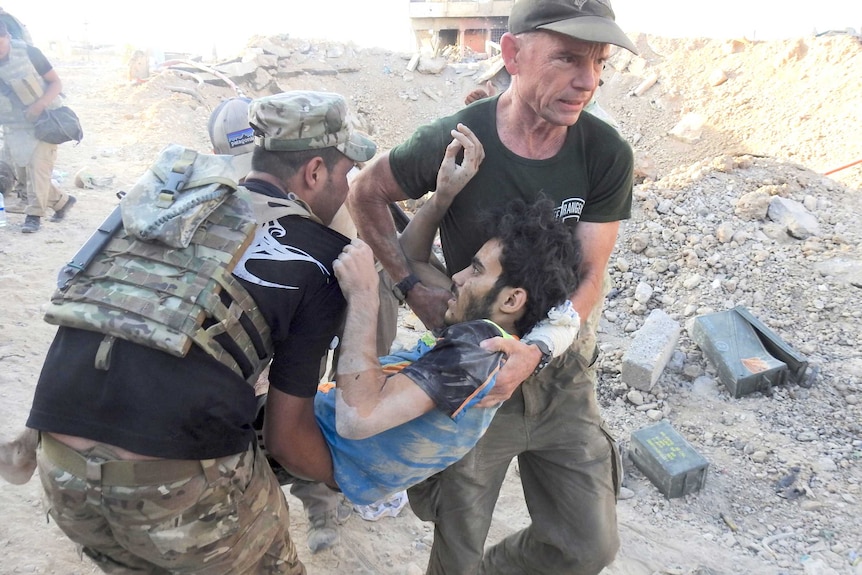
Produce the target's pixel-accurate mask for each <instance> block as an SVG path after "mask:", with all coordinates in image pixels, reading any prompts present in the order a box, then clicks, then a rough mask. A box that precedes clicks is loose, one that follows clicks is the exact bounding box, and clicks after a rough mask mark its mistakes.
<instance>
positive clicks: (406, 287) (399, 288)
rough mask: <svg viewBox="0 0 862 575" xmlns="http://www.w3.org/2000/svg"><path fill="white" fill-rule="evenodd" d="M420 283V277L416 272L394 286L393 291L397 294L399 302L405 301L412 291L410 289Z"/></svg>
mask: <svg viewBox="0 0 862 575" xmlns="http://www.w3.org/2000/svg"><path fill="white" fill-rule="evenodd" d="M418 283H419V278H417V277H416V275H415V274H410V275H409V276H407V277H406V278H404V279H403V280H401V281H400V282H398V283H397V284H395V285H394V286H392V293H393V295H395V298H396V299H397V300H398V302H399V303H405V302H406V301H407V294H408V293H410V290H412V289H413V288H414V287H415V286H416V284H418Z"/></svg>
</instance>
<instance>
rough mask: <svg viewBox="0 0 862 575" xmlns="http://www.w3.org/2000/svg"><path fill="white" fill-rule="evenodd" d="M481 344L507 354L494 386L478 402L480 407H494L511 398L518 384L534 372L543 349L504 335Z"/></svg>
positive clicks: (483, 346) (484, 347) (485, 347)
mask: <svg viewBox="0 0 862 575" xmlns="http://www.w3.org/2000/svg"><path fill="white" fill-rule="evenodd" d="M480 345H481V346H482V348H483V349H487V350H488V351H502V352H503V353H505V354H506V356H507V359H506V363H505V364H504V365H503V369H501V370H500V373H498V374H497V381H496V382H495V383H494V387H492V388H491V391H489V392H488V395H486V396H485V397H484V398H483V399H482V401H480V402H479V403H478V404H477V405H478V406H479V407H494V406H495V405H497V404H498V403H501V402H503V401H506V400H507V399H509V398H510V397H511V396H512V394H513V393H515V390H516V389H518V386H519V385H521V383H523V381H524V380H525V379H527V378H528V377H530V375H532V374H533V370H535V369H536V366H537V365H539V361H541V359H542V351H541V350H540V349H539V348H538V347H536V346H535V345H528V344H526V343H523V342H521V341H520V340H517V339H510V338H502V337H493V338H491V339H486V340H485V341H483V342H482V343H481V344H480Z"/></svg>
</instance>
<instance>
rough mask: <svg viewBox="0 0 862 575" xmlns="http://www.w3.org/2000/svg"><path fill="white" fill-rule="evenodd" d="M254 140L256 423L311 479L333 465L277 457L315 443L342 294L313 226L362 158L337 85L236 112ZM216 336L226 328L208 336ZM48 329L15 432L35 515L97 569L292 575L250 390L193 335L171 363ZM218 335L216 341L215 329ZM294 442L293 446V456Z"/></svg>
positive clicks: (125, 346) (366, 146)
mask: <svg viewBox="0 0 862 575" xmlns="http://www.w3.org/2000/svg"><path fill="white" fill-rule="evenodd" d="M249 123H250V125H251V126H252V127H253V130H254V138H255V150H254V152H253V155H252V165H251V172H250V173H249V174H248V177H247V178H246V179H245V181H244V184H243V185H244V188H245V189H246V190H247V191H248V192H250V193H249V196H250V197H251V200H252V204H253V207H254V211H255V216H256V219H257V222H258V228H257V230H256V232H255V235H254V238H253V240H252V242H251V244H250V245H249V247H248V248H247V249H246V250H245V251H244V252H243V253H242V254H239V255H238V263H237V265H236V267H235V269H234V272H233V275H234V277H235V278H237V279H238V280H239V281H240V282H241V284H242V287H243V289H244V290H245V291H246V292H247V293H248V294H249V295H250V296H251V298H252V300H253V301H254V303H255V304H256V305H257V308H258V310H259V311H260V313H261V314H262V316H263V318H264V319H265V321H266V324H267V325H268V326H269V332H270V336H269V337H270V339H271V341H270V342H268V343H270V344H271V347H272V348H273V350H274V351H273V359H272V363H271V366H270V373H269V380H270V391H269V394H268V396H267V397H268V399H267V401H268V403H267V419H266V422H265V433H266V435H267V439H268V447H270V449H271V451H272V454H273V455H275V456H276V457H279V458H280V459H282V461H283V463H285V465H286V466H288V467H290V468H291V469H292V470H296V471H297V472H298V473H300V474H302V475H306V476H309V477H313V476H317V475H318V473H317V471H318V469H319V468H326V469H329V468H331V462H330V461H328V460H326V461H324V460H321V459H319V458H318V459H315V458H303V457H302V450H299V457H297V459H296V460H294V459H291V458H285V457H284V452H285V450H284V447H283V446H284V444H285V442H295V443H297V444H299V445H309V446H315V445H318V444H323V441H324V440H323V437H322V435H321V433H320V431H319V429H317V427H316V426H304V425H300V423H302V422H304V421H306V420H308V419H309V418H310V419H311V421H313V420H314V419H313V418H314V412H313V399H312V398H313V397H314V393H315V391H316V389H317V383H318V381H319V379H320V375H321V374H320V366H321V359H322V358H323V357H324V356H325V354H326V353H327V351H328V349H329V345H330V342H331V341H332V340H333V338H334V336H335V335H336V333H337V331H338V330H339V328H340V325H341V322H342V319H343V315H344V307H345V302H344V298H343V296H342V294H341V291H340V290H339V287H338V285H337V283H336V282H335V281H334V275H333V269H332V262H333V261H334V260H335V259H336V257H337V256H338V255H339V253H341V250H342V249H343V248H344V246H345V245H347V244H348V243H349V240H348V238H346V237H344V236H343V235H341V234H339V233H338V232H335V231H333V230H331V229H329V228H328V227H327V226H326V224H328V223H329V221H330V220H331V219H332V216H333V214H334V213H335V212H336V211H337V210H338V207H339V206H340V205H341V203H342V202H343V201H344V198H345V196H346V195H347V179H346V174H347V172H348V171H349V170H350V169H351V168H352V167H353V166H354V164H355V163H356V162H362V161H366V160H368V159H369V158H371V156H373V155H374V153H375V151H376V147H375V145H374V143H373V142H372V141H371V140H369V139H368V138H367V137H365V136H364V135H362V134H360V133H358V132H356V131H355V130H354V129H352V127H351V125H352V124H351V122H350V118H349V117H348V115H347V106H346V104H345V102H344V99H343V98H342V97H341V96H338V95H336V94H328V93H319V92H287V93H283V94H277V95H274V96H269V97H266V98H261V99H259V100H254V101H253V102H252V103H251V106H250V109H249ZM214 337H216V338H222V337H228V339H227V340H226V341H224V342H223V343H224V345H225V346H226V349H229V345H228V344H229V343H230V339H229V333H228V334H222V335H214ZM104 341H105V338H104V336H103V334H101V333H98V332H94V331H85V330H81V329H76V328H72V327H60V328H59V329H58V331H57V335H56V336H55V339H54V342H53V343H52V345H51V348H50V350H49V352H48V355H47V357H46V359H45V363H44V366H43V369H42V373H41V375H40V377H39V381H38V384H37V387H36V392H35V396H34V400H33V407H32V409H31V412H30V416H29V419H28V421H27V426H28V427H29V428H32V429H35V430H39V432H40V437H41V445H40V448H39V454H38V466H39V474H40V477H41V479H42V483H43V486H44V488H45V493H46V498H47V502H48V504H49V516H50V518H51V519H53V521H54V522H55V523H56V524H57V525H58V526H59V527H60V528H61V529H62V530H63V531H64V532H65V533H66V535H67V536H68V537H69V538H70V539H71V540H72V541H74V542H75V543H76V544H78V545H79V546H80V547H81V548H82V550H83V553H84V554H86V555H87V556H88V557H90V558H91V559H93V560H94V561H95V562H96V564H97V566H99V567H100V568H101V569H102V570H103V571H106V572H111V573H118V572H146V573H165V574H167V573H191V572H195V573H247V574H262V573H266V574H289V575H299V574H304V573H305V568H304V566H303V564H302V563H301V562H300V560H299V558H298V556H297V553H296V548H295V546H294V543H293V541H292V540H291V537H290V534H289V532H288V526H289V514H288V507H287V502H286V500H285V497H284V494H283V493H282V491H281V489H280V488H279V484H278V481H277V480H276V477H275V475H274V474H273V472H272V470H271V468H270V466H269V465H268V464H267V462H266V456H265V454H264V453H263V451H261V450H260V449H258V448H257V442H256V437H255V432H254V429H253V422H254V420H255V418H256V414H257V408H258V406H257V399H256V397H255V393H254V390H253V388H252V387H251V386H249V385H248V383H247V382H246V380H245V379H243V377H242V376H241V375H239V374H237V373H236V372H235V371H234V370H232V369H230V368H228V367H226V365H225V364H224V363H222V362H220V361H218V360H216V359H214V358H213V357H212V356H211V355H209V354H207V353H206V352H205V351H204V350H203V349H202V348H200V347H199V346H197V345H193V346H191V349H190V350H189V351H188V353H187V354H186V355H185V356H184V357H177V356H174V355H170V354H167V353H164V352H162V351H159V350H158V349H154V348H152V347H145V346H143V345H139V344H136V343H132V342H131V341H128V340H125V339H121V338H116V339H115V340H114V341H112V342H111V344H110V347H109V349H110V353H109V354H106V353H105V349H106V348H105V346H104V345H103V344H104ZM219 341H222V340H221V339H219ZM295 452H296V450H294V451H293V452H292V453H295Z"/></svg>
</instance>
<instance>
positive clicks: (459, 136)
mask: <svg viewBox="0 0 862 575" xmlns="http://www.w3.org/2000/svg"><path fill="white" fill-rule="evenodd" d="M452 138H453V139H452V142H450V143H449V145H448V146H446V154H445V155H444V156H443V162H442V163H441V164H440V170H439V171H438V172H437V189H436V190H435V193H436V194H438V195H440V196H441V199H446V200H449V201H451V199H452V198H454V197H455V196H456V195H457V194H458V192H460V191H461V190H462V189H464V186H466V185H467V182H469V181H470V179H471V178H472V177H473V176H475V175H476V172H478V171H479V165H480V164H481V163H482V160H484V159H485V148H484V147H482V142H480V141H479V139H478V138H477V137H476V135H475V134H474V133H473V131H472V130H470V128H468V127H467V126H465V125H464V124H458V126H457V127H456V128H455V129H454V130H452ZM462 149H463V150H464V159H463V160H462V161H461V163H460V164H458V163H457V162H456V161H455V158H456V157H457V156H458V152H460V151H461V150H462Z"/></svg>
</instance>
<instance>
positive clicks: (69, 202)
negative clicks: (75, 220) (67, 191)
mask: <svg viewBox="0 0 862 575" xmlns="http://www.w3.org/2000/svg"><path fill="white" fill-rule="evenodd" d="M77 201H78V200H76V199H75V196H69V199H68V200H66V204H65V205H64V206H63V207H62V208H60V209H59V210H57V211H56V212H54V215H53V216H51V221H52V222H59V221H61V220H62V219H63V218H65V217H66V214H68V213H69V210H71V209H72V206H74V205H75V202H77Z"/></svg>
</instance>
